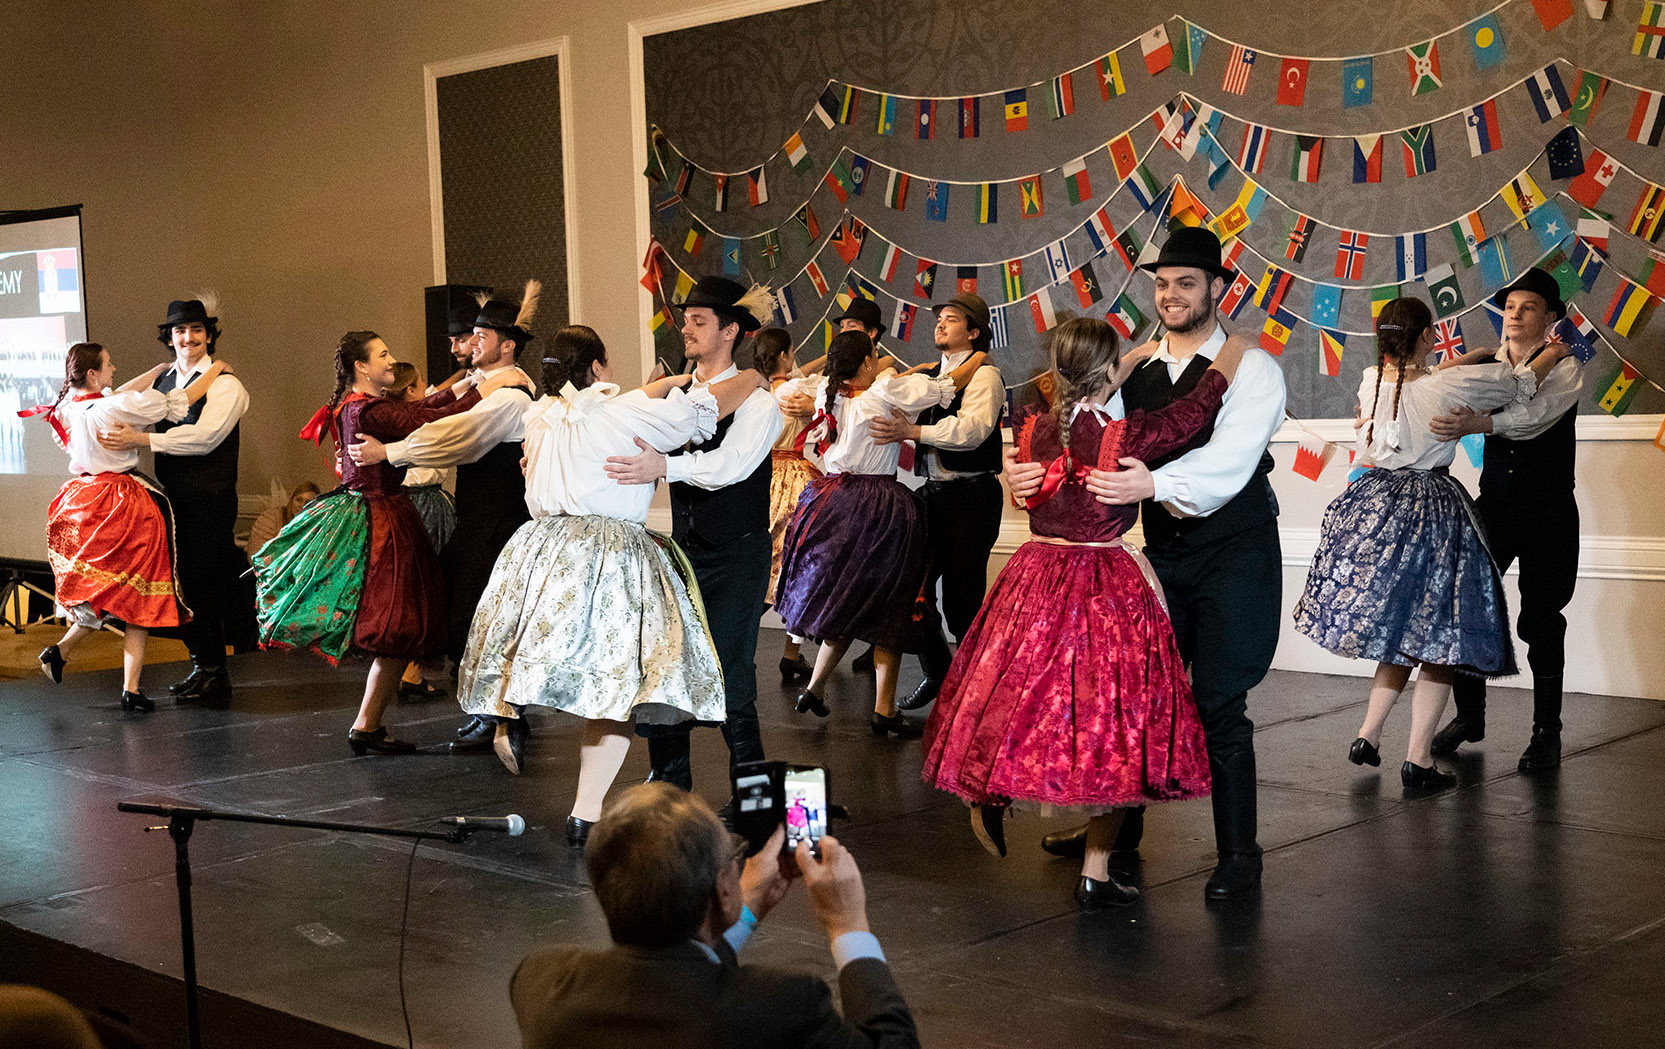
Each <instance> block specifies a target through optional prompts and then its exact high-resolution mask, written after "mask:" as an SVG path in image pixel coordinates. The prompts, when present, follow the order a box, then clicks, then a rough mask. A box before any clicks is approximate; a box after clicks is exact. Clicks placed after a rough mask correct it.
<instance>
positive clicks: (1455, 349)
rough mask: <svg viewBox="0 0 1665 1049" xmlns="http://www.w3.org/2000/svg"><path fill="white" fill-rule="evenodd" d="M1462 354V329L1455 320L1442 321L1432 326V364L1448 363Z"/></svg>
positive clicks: (1453, 318)
mask: <svg viewBox="0 0 1665 1049" xmlns="http://www.w3.org/2000/svg"><path fill="white" fill-rule="evenodd" d="M1462 352H1463V329H1462V326H1461V325H1460V324H1458V323H1457V318H1455V317H1452V318H1451V319H1450V320H1444V321H1440V322H1438V323H1436V324H1435V325H1434V352H1433V357H1434V363H1436V364H1438V363H1439V362H1441V361H1448V360H1450V359H1451V358H1453V357H1458V356H1461V355H1462Z"/></svg>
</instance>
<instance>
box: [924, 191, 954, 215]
mask: <svg viewBox="0 0 1665 1049" xmlns="http://www.w3.org/2000/svg"><path fill="white" fill-rule="evenodd" d="M948 188H949V187H948V183H946V182H930V183H927V184H926V186H925V217H926V218H927V219H930V220H931V221H932V222H947V221H948Z"/></svg>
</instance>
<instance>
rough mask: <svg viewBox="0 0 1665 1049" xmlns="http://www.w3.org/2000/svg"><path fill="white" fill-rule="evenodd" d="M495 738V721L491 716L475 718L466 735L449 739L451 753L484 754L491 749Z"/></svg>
mask: <svg viewBox="0 0 1665 1049" xmlns="http://www.w3.org/2000/svg"><path fill="white" fill-rule="evenodd" d="M496 738H497V722H496V721H493V720H492V719H491V718H475V719H474V721H473V724H472V725H471V726H470V727H469V729H468V734H467V735H465V736H458V737H457V738H456V739H454V740H452V741H451V753H453V754H484V753H485V752H486V751H488V750H490V749H492V741H493V740H494V739H496Z"/></svg>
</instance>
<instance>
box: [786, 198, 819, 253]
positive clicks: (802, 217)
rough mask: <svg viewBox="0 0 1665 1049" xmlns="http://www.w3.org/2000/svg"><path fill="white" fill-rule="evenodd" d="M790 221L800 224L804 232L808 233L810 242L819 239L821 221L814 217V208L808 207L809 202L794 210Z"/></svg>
mask: <svg viewBox="0 0 1665 1049" xmlns="http://www.w3.org/2000/svg"><path fill="white" fill-rule="evenodd" d="M792 221H794V222H796V223H797V224H798V225H800V226H802V227H803V229H804V232H805V233H807V234H809V242H810V243H811V244H814V243H815V242H816V241H818V240H820V239H821V223H820V222H819V221H818V220H817V219H816V218H815V209H814V208H812V207H810V206H809V204H807V203H806V204H804V206H803V207H801V208H799V209H798V210H797V211H794V212H793V213H792Z"/></svg>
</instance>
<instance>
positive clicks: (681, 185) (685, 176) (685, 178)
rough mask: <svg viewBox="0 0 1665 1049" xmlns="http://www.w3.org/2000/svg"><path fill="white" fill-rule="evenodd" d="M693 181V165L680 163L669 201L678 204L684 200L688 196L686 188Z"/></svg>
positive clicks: (684, 162) (686, 162)
mask: <svg viewBox="0 0 1665 1049" xmlns="http://www.w3.org/2000/svg"><path fill="white" fill-rule="evenodd" d="M693 181H694V165H692V164H690V163H689V162H688V161H686V160H684V161H683V162H682V170H681V171H679V172H677V176H676V190H675V192H673V193H672V194H671V200H673V201H678V202H680V201H682V200H684V199H686V198H687V196H688V187H689V186H690V185H692V184H693ZM661 206H663V205H661Z"/></svg>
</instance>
